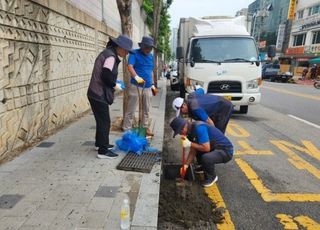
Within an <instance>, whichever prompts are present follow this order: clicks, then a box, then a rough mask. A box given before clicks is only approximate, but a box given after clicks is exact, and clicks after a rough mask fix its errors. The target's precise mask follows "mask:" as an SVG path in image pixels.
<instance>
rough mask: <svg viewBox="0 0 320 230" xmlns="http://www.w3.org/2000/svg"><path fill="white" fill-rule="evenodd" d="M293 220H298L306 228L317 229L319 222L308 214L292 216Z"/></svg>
mask: <svg viewBox="0 0 320 230" xmlns="http://www.w3.org/2000/svg"><path fill="white" fill-rule="evenodd" d="M294 220H295V221H297V222H299V224H301V225H302V226H303V227H305V228H306V229H307V230H317V229H318V230H319V229H320V224H319V223H317V222H316V221H314V220H313V219H311V218H310V217H308V216H297V217H295V218H294Z"/></svg>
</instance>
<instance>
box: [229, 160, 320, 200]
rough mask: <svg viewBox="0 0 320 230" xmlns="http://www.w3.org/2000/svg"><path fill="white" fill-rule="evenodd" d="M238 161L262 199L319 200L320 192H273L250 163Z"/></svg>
mask: <svg viewBox="0 0 320 230" xmlns="http://www.w3.org/2000/svg"><path fill="white" fill-rule="evenodd" d="M235 161H236V163H237V164H238V166H239V167H240V169H241V170H242V171H243V173H244V174H245V175H246V177H247V178H248V179H249V181H250V183H251V184H252V186H253V187H254V188H255V189H256V191H257V192H258V193H260V195H261V197H262V199H263V200H264V201H266V202H271V201H277V202H279V201H283V202H290V201H296V202H315V201H317V202H319V201H320V194H312V193H273V192H272V191H271V190H269V189H268V188H267V187H265V186H264V184H263V183H262V180H261V179H260V178H259V177H258V175H257V174H256V172H255V171H254V170H253V169H252V168H251V167H250V165H249V164H248V163H247V162H245V161H244V160H242V159H240V158H237V159H235Z"/></svg>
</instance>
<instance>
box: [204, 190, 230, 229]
mask: <svg viewBox="0 0 320 230" xmlns="http://www.w3.org/2000/svg"><path fill="white" fill-rule="evenodd" d="M204 190H205V192H206V193H207V194H208V197H209V198H210V199H211V200H212V201H213V202H214V203H215V204H216V206H217V208H223V209H225V212H224V213H223V216H224V220H223V222H222V223H218V224H217V228H218V229H219V230H234V229H236V228H235V226H234V224H233V222H232V220H231V216H230V213H229V211H228V210H227V206H226V204H225V203H224V200H223V198H222V196H221V193H220V191H219V188H218V186H217V184H214V185H212V186H211V187H208V188H205V189H204Z"/></svg>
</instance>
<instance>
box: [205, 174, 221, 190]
mask: <svg viewBox="0 0 320 230" xmlns="http://www.w3.org/2000/svg"><path fill="white" fill-rule="evenodd" d="M217 181H218V176H216V177H215V178H214V179H207V180H205V181H204V182H203V183H202V186H203V187H206V188H207V187H210V186H212V185H213V184H214V183H216V182H217Z"/></svg>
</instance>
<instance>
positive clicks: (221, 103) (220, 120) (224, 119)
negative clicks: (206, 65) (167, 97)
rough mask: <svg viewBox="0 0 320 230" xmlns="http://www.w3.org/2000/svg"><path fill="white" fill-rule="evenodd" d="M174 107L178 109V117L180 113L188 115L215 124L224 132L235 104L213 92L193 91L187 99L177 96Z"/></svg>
mask: <svg viewBox="0 0 320 230" xmlns="http://www.w3.org/2000/svg"><path fill="white" fill-rule="evenodd" d="M172 107H173V109H174V110H175V111H176V116H177V117H178V116H180V114H182V115H188V116H189V117H191V118H192V119H194V120H200V121H204V122H207V123H208V124H210V125H214V126H215V127H217V128H218V129H219V130H220V131H221V132H222V133H225V131H226V127H227V125H228V122H229V120H230V117H231V114H232V112H233V105H232V103H231V102H230V101H228V100H227V99H225V98H223V97H220V96H216V95H211V94H196V93H192V94H189V95H188V98H187V99H186V100H184V99H183V98H181V97H177V98H175V99H174V100H173V102H172Z"/></svg>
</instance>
